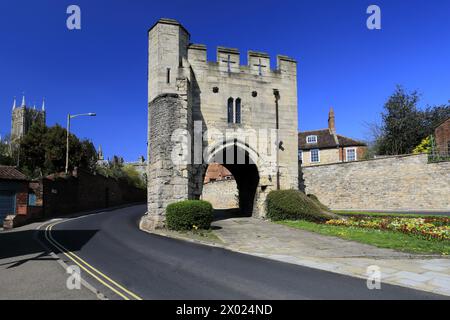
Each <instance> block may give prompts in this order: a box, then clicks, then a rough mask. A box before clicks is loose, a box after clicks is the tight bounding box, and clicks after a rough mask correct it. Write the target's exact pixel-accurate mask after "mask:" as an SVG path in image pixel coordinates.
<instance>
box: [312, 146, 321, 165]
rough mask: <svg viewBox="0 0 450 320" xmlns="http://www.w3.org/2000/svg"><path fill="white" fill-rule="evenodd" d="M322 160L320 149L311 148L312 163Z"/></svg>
mask: <svg viewBox="0 0 450 320" xmlns="http://www.w3.org/2000/svg"><path fill="white" fill-rule="evenodd" d="M317 162H320V151H319V149H312V150H311V163H317Z"/></svg>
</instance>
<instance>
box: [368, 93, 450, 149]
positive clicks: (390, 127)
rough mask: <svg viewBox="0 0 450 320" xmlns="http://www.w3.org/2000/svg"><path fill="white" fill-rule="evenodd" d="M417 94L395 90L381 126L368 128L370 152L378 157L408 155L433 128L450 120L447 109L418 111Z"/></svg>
mask: <svg viewBox="0 0 450 320" xmlns="http://www.w3.org/2000/svg"><path fill="white" fill-rule="evenodd" d="M418 102H419V94H418V93H417V91H413V92H406V91H405V90H404V89H403V88H402V87H401V86H397V89H396V91H395V92H394V94H393V95H392V96H391V97H389V99H388V101H387V102H386V103H385V105H384V111H383V112H382V114H381V120H382V124H381V125H371V127H370V130H371V132H372V135H373V137H374V139H375V143H374V150H375V152H376V153H377V154H379V155H398V154H409V153H412V152H413V150H414V148H416V147H417V146H418V145H419V144H420V143H421V141H422V140H423V139H424V138H426V137H427V136H429V135H431V134H433V132H434V129H435V128H436V126H437V125H438V124H439V123H440V122H441V121H443V120H445V119H447V118H448V117H450V105H440V106H428V107H427V108H426V109H425V110H423V111H422V110H420V109H419V108H418Z"/></svg>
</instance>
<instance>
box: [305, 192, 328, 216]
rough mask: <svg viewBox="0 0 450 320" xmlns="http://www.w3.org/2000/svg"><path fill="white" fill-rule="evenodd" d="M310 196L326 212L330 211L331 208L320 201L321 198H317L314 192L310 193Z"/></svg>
mask: <svg viewBox="0 0 450 320" xmlns="http://www.w3.org/2000/svg"><path fill="white" fill-rule="evenodd" d="M308 198H310V199H311V200H312V201H314V202H315V203H316V204H317V205H318V206H319V207H320V208H321V209H322V211H324V212H329V211H330V208H328V207H327V206H326V205H324V204H323V203H322V202H320V201H319V198H317V196H316V195H314V194H308Z"/></svg>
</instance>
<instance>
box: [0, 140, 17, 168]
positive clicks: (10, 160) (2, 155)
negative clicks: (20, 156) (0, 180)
mask: <svg viewBox="0 0 450 320" xmlns="http://www.w3.org/2000/svg"><path fill="white" fill-rule="evenodd" d="M13 151H14V150H13V149H12V148H11V144H10V139H9V137H4V138H1V137H0V165H4V166H12V165H15V163H14V155H13V154H14V152H13Z"/></svg>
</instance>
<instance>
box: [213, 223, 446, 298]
mask: <svg viewBox="0 0 450 320" xmlns="http://www.w3.org/2000/svg"><path fill="white" fill-rule="evenodd" d="M213 226H215V227H219V228H218V229H217V230H215V231H214V233H215V234H216V235H217V236H218V237H219V238H220V239H221V240H222V241H223V242H224V243H225V245H224V247H226V248H228V249H231V250H234V251H238V252H242V253H246V254H252V255H256V256H260V257H266V258H270V259H275V260H278V261H283V262H288V263H293V264H298V265H302V266H307V267H311V268H316V269H321V270H327V271H331V272H336V273H340V274H346V275H351V276H355V277H361V278H366V277H367V276H366V272H367V267H369V266H372V265H376V266H379V267H380V270H381V273H382V282H385V283H391V284H395V285H401V286H405V287H410V288H414V289H418V290H424V291H430V292H434V293H438V294H444V295H448V296H450V259H447V258H436V257H434V258H433V257H427V256H423V255H414V254H408V253H402V252H398V251H394V250H390V249H381V248H377V247H374V246H371V245H366V244H361V243H358V242H353V241H347V240H343V239H340V238H336V237H329V236H324V235H320V234H316V233H313V232H309V231H303V230H299V229H294V228H290V227H287V226H283V225H278V224H274V223H271V222H267V221H262V220H258V219H253V218H231V219H224V220H219V221H215V222H214V223H213Z"/></svg>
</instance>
